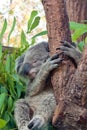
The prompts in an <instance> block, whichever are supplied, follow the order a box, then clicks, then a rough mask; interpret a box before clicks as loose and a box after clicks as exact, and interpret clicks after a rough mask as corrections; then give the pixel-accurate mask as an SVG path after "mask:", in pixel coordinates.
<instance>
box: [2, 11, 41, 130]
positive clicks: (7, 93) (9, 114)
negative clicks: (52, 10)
mask: <svg viewBox="0 0 87 130" xmlns="http://www.w3.org/2000/svg"><path fill="white" fill-rule="evenodd" d="M37 14H38V12H37V11H32V13H31V17H30V19H29V21H28V31H29V32H28V33H30V32H31V31H32V30H33V29H35V28H36V27H37V26H38V24H39V20H40V17H39V16H36V15H37ZM7 25H8V24H7V20H6V19H5V20H4V24H3V26H2V30H1V32H0V130H11V129H12V130H14V129H15V130H17V127H16V124H15V121H14V116H13V114H14V103H15V101H16V100H17V99H18V98H21V97H24V94H25V89H26V85H25V84H24V83H23V82H21V81H20V79H19V77H18V75H17V74H16V72H15V59H16V58H17V57H18V56H20V55H21V53H23V52H24V51H25V50H26V49H27V48H28V47H29V43H28V40H27V38H26V33H25V32H24V31H23V30H22V32H21V36H20V39H21V41H20V42H21V47H20V48H14V49H13V48H12V51H11V48H9V49H7V50H5V51H4V52H3V49H2V48H3V47H2V44H1V43H2V39H3V36H4V33H5V31H6V29H7ZM15 25H16V18H14V20H13V24H12V27H11V29H10V32H9V34H8V41H7V43H9V40H10V37H11V34H12V32H13V31H14V28H15ZM34 39H35V38H34ZM31 44H32V43H31Z"/></svg>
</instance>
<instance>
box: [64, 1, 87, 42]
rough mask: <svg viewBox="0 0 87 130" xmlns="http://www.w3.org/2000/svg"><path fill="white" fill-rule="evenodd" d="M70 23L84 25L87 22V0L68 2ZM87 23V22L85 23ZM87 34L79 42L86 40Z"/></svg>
mask: <svg viewBox="0 0 87 130" xmlns="http://www.w3.org/2000/svg"><path fill="white" fill-rule="evenodd" d="M66 5H67V12H68V16H69V21H75V22H79V23H84V22H83V21H84V20H87V13H86V11H87V0H66ZM85 23H87V22H85ZM86 36H87V34H84V35H83V36H82V37H80V38H79V39H78V41H81V40H84V38H85V37H86Z"/></svg>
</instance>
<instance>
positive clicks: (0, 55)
mask: <svg viewBox="0 0 87 130" xmlns="http://www.w3.org/2000/svg"><path fill="white" fill-rule="evenodd" d="M1 58H2V44H1V43H0V59H1Z"/></svg>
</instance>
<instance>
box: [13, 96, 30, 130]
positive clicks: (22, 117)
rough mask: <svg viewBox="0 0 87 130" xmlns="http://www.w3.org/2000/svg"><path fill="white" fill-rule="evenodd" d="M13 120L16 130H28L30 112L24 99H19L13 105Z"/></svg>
mask: <svg viewBox="0 0 87 130" xmlns="http://www.w3.org/2000/svg"><path fill="white" fill-rule="evenodd" d="M14 115H15V120H16V123H17V126H18V130H29V128H28V127H27V126H28V124H29V121H30V115H31V110H30V107H29V104H28V103H27V102H26V100H25V99H19V100H18V101H17V102H16V104H15V113H14Z"/></svg>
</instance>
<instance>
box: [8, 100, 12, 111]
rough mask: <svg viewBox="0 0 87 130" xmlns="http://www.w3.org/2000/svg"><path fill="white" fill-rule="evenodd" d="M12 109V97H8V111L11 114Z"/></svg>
mask: <svg viewBox="0 0 87 130" xmlns="http://www.w3.org/2000/svg"><path fill="white" fill-rule="evenodd" d="M12 107H13V99H12V97H9V98H8V111H10V112H11V110H12Z"/></svg>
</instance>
